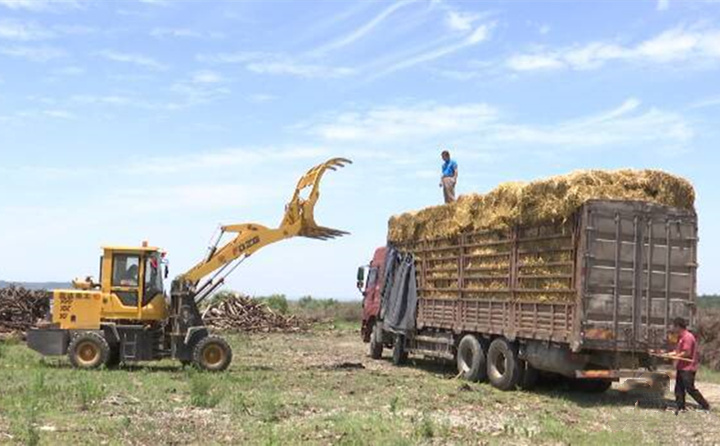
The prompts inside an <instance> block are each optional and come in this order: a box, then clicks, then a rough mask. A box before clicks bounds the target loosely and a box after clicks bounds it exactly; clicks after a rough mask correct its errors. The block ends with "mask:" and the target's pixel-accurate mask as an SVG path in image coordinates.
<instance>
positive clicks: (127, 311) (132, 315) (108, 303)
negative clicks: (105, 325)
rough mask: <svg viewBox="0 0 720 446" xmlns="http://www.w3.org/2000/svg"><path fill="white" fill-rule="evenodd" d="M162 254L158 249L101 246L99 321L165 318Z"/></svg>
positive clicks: (158, 319) (157, 319)
mask: <svg viewBox="0 0 720 446" xmlns="http://www.w3.org/2000/svg"><path fill="white" fill-rule="evenodd" d="M162 261H163V254H162V253H161V251H160V250H159V249H158V248H152V247H141V248H128V247H104V248H103V257H102V260H101V265H102V266H101V272H100V287H101V290H102V295H103V306H102V315H101V318H102V319H105V320H139V321H161V320H164V319H165V318H166V316H167V305H166V302H165V293H164V289H163V272H162Z"/></svg>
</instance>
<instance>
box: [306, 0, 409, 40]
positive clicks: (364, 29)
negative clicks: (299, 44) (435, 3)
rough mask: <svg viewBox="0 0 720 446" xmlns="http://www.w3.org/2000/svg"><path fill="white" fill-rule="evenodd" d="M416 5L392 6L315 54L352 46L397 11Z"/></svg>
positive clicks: (407, 2) (407, 3) (396, 4)
mask: <svg viewBox="0 0 720 446" xmlns="http://www.w3.org/2000/svg"><path fill="white" fill-rule="evenodd" d="M412 3H414V0H406V1H399V2H396V3H393V4H391V5H390V6H388V7H386V8H385V9H383V10H382V11H381V12H380V13H379V14H377V15H376V16H375V17H373V18H372V20H370V21H369V22H367V23H365V24H364V25H362V26H361V27H359V28H357V29H356V30H354V31H353V32H351V33H350V34H348V35H346V36H344V37H342V38H340V39H338V40H336V41H334V42H331V43H329V44H327V45H323V46H322V47H320V48H318V49H317V50H315V51H314V52H316V53H325V52H328V51H332V50H336V49H338V48H342V47H345V46H348V45H351V44H353V43H355V42H357V41H358V40H360V39H362V38H363V37H365V36H366V35H368V34H369V33H370V32H371V31H372V30H373V29H375V28H376V27H377V26H378V25H380V23H382V22H383V21H384V20H385V19H387V18H388V17H390V16H391V15H392V14H393V13H395V12H396V11H397V10H399V9H401V8H403V7H405V6H408V5H411V4H412Z"/></svg>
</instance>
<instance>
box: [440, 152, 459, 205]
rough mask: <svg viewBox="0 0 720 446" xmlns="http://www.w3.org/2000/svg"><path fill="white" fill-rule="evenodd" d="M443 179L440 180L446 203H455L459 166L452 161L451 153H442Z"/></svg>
mask: <svg viewBox="0 0 720 446" xmlns="http://www.w3.org/2000/svg"><path fill="white" fill-rule="evenodd" d="M442 159H443V165H442V178H441V179H440V187H442V188H443V195H444V196H445V203H452V202H453V201H455V185H456V184H457V177H458V165H457V163H456V162H455V161H454V160H452V159H450V152H448V151H447V150H443V152H442Z"/></svg>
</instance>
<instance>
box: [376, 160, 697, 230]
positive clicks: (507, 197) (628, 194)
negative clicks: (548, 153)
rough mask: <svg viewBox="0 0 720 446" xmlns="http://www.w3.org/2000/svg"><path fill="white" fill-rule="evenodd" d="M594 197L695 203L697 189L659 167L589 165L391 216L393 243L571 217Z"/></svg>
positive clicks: (677, 204) (684, 205) (682, 205)
mask: <svg viewBox="0 0 720 446" xmlns="http://www.w3.org/2000/svg"><path fill="white" fill-rule="evenodd" d="M590 199H630V200H643V201H650V202H653V203H658V204H664V205H668V206H673V207H678V208H682V209H692V208H693V205H694V202H695V192H694V190H693V187H692V185H691V184H690V183H689V182H688V181H687V180H685V179H683V178H680V177H677V176H675V175H671V174H669V173H666V172H662V171H659V170H630V169H625V170H616V171H604V170H586V171H577V172H573V173H571V174H569V175H561V176H556V177H551V178H547V179H544V180H538V181H533V182H531V183H519V182H511V183H503V184H501V185H500V186H498V187H497V188H495V189H493V190H492V191H490V192H489V193H487V194H482V195H481V194H470V195H464V196H461V197H460V198H459V199H458V201H457V202H455V203H451V204H449V205H441V206H434V207H429V208H425V209H423V210H420V211H416V212H409V213H405V214H401V215H398V216H394V217H392V218H391V219H390V222H389V230H388V239H389V240H390V241H391V242H393V243H406V242H416V241H420V240H430V239H435V238H442V237H452V236H455V235H457V234H460V233H462V232H474V231H480V230H485V229H503V228H508V227H512V226H514V225H520V226H532V225H536V224H540V223H543V224H544V223H550V222H562V221H565V220H567V219H568V218H569V217H570V216H571V215H572V214H573V213H574V212H575V211H576V210H577V209H578V208H579V207H580V206H581V205H582V204H583V203H584V202H586V201H587V200H590Z"/></svg>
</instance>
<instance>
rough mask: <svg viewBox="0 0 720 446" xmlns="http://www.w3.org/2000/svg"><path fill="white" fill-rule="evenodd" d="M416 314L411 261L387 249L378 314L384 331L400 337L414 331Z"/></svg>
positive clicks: (412, 262) (415, 285) (414, 284)
mask: <svg viewBox="0 0 720 446" xmlns="http://www.w3.org/2000/svg"><path fill="white" fill-rule="evenodd" d="M416 310H417V283H416V282H415V259H414V257H413V255H412V254H403V253H401V252H399V251H397V250H396V249H395V248H393V247H388V250H387V256H386V258H385V286H384V287H383V290H382V306H381V310H380V317H381V318H382V319H383V321H384V324H383V325H384V327H385V329H387V330H390V331H394V332H396V333H402V334H407V333H408V332H409V331H412V330H414V329H415V313H416Z"/></svg>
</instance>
